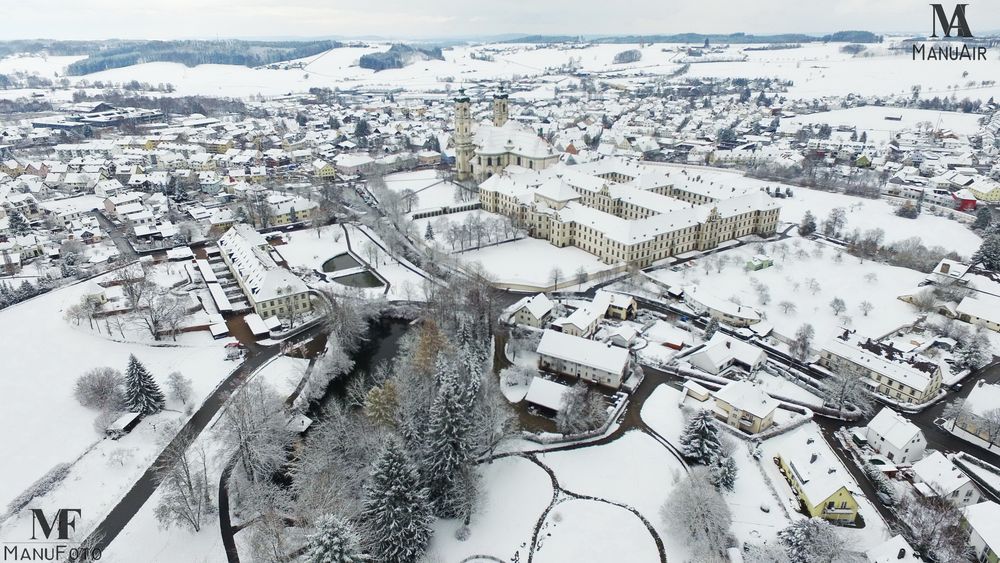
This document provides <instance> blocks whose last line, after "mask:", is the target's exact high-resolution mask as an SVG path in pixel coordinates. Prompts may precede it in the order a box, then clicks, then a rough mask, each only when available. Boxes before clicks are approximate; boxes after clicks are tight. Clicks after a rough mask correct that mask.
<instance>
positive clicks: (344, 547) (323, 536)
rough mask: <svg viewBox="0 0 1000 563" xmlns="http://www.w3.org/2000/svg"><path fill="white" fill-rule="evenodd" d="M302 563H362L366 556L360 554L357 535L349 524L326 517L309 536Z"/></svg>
mask: <svg viewBox="0 0 1000 563" xmlns="http://www.w3.org/2000/svg"><path fill="white" fill-rule="evenodd" d="M302 561H303V563H364V562H365V561H369V558H368V556H366V555H365V554H364V553H362V552H361V548H360V547H359V541H358V536H357V534H355V533H354V530H352V529H351V526H350V524H348V523H347V522H346V521H344V520H341V519H340V518H337V517H336V516H332V515H327V516H323V517H322V518H320V520H319V522H318V523H317V524H316V533H314V534H313V535H311V536H309V541H308V543H307V544H306V553H305V555H304V556H303V557H302Z"/></svg>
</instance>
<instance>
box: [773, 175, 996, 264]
mask: <svg viewBox="0 0 1000 563" xmlns="http://www.w3.org/2000/svg"><path fill="white" fill-rule="evenodd" d="M770 185H774V184H773V183H771V184H770ZM792 192H793V196H792V197H791V198H788V199H783V200H781V220H782V221H787V222H790V223H798V222H800V221H801V220H802V216H803V215H805V213H806V211H812V214H813V215H815V216H816V221H817V223H822V221H823V219H825V218H826V216H827V215H829V213H830V210H831V209H833V208H835V207H843V208H844V211H845V212H846V213H847V225H846V226H845V227H844V232H847V233H850V232H852V231H854V230H855V229H859V230H860V231H861V232H862V233H863V232H864V231H867V230H869V229H882V230H883V231H885V243H884V244H891V243H893V242H898V241H901V240H904V239H908V238H912V237H918V238H920V239H921V240H923V241H924V244H925V245H926V246H928V247H933V246H941V247H944V248H945V249H946V250H953V251H955V252H957V253H959V254H960V255H962V256H966V257H968V256H969V255H971V254H972V253H973V252H975V250H976V249H978V248H979V245H980V243H982V239H981V238H980V237H979V235H977V234H976V233H974V232H972V231H971V230H969V229H968V227H966V226H965V225H963V224H962V223H959V222H958V221H955V220H952V219H948V218H946V217H937V216H934V215H930V214H928V213H923V214H921V215H920V216H919V217H918V218H916V219H907V218H905V217H899V216H897V215H896V208H895V207H893V206H892V205H891V204H889V202H887V201H886V200H884V199H865V198H859V197H854V196H849V195H844V194H839V193H831V192H823V191H819V190H810V189H806V188H792Z"/></svg>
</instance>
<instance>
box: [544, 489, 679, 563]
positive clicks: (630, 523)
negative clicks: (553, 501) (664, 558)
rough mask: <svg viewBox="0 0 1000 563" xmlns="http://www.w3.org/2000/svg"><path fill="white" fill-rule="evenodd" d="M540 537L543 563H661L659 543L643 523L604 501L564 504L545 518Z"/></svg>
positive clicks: (581, 501)
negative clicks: (657, 562)
mask: <svg viewBox="0 0 1000 563" xmlns="http://www.w3.org/2000/svg"><path fill="white" fill-rule="evenodd" d="M539 537H540V539H539V542H538V547H537V548H536V550H535V557H534V560H535V561H538V562H539V563H563V562H566V561H573V562H574V563H591V562H593V563H605V562H607V561H634V562H636V563H638V562H644V561H659V553H658V552H657V549H656V544H655V543H654V542H653V538H652V536H650V535H649V531H648V530H647V529H646V527H645V526H644V525H643V523H642V521H641V520H639V519H638V518H636V516H635V515H634V514H631V513H629V512H628V511H626V510H625V509H624V508H620V507H617V506H614V505H611V504H607V503H603V502H597V501H592V500H585V499H569V500H565V501H562V502H560V503H559V504H558V505H556V506H555V507H554V508H553V509H552V512H550V513H549V515H548V517H547V518H546V519H545V523H544V524H542V531H541V534H540V536H539ZM668 559H669V556H668Z"/></svg>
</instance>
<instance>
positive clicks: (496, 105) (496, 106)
mask: <svg viewBox="0 0 1000 563" xmlns="http://www.w3.org/2000/svg"><path fill="white" fill-rule="evenodd" d="M507 102H508V100H507V94H506V93H505V92H504V91H503V87H502V86H501V87H500V91H499V92H497V93H496V94H493V125H495V126H496V127H503V124H504V123H507Z"/></svg>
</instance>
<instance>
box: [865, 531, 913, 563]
mask: <svg viewBox="0 0 1000 563" xmlns="http://www.w3.org/2000/svg"><path fill="white" fill-rule="evenodd" d="M865 555H867V556H868V561H870V562H871V563H921V562H922V561H923V559H921V558H919V557H917V555H916V554H915V553H914V552H913V548H912V547H910V544H909V543H907V541H906V539H905V538H903V536H901V535H899V534H896V535H895V536H892V537H891V538H889V539H888V540H886V541H884V542H882V543H880V544H878V545H876V546H875V547H873V548H871V549H869V550H868V551H866V552H865Z"/></svg>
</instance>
